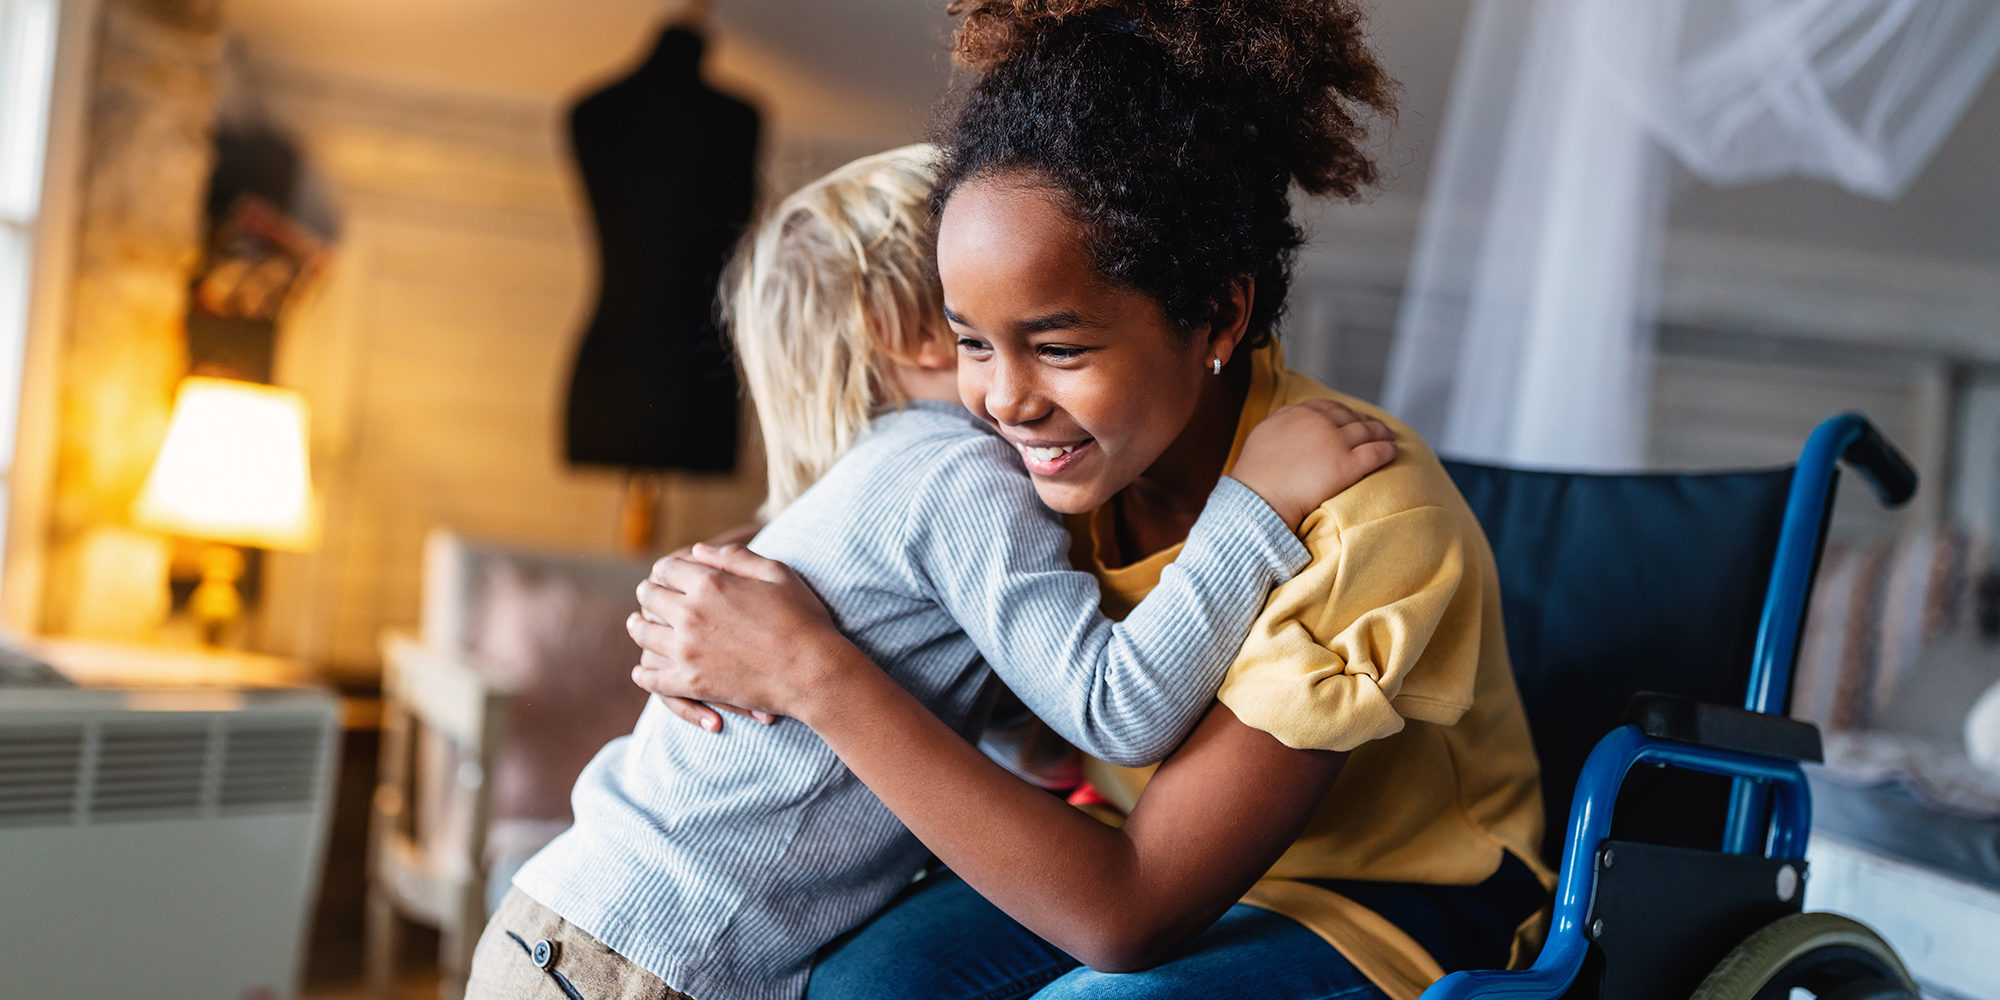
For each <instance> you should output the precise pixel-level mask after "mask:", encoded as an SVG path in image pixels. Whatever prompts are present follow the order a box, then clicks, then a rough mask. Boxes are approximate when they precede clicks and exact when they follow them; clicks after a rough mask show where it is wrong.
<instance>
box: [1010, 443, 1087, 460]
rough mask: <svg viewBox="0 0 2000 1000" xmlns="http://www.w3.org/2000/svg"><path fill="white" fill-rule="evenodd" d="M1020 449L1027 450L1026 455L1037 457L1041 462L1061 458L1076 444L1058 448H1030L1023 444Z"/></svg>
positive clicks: (1073, 449) (1074, 448)
mask: <svg viewBox="0 0 2000 1000" xmlns="http://www.w3.org/2000/svg"><path fill="white" fill-rule="evenodd" d="M1021 450H1022V451H1025V452H1027V453H1028V455H1029V456H1030V457H1032V458H1035V459H1038V460H1040V461H1043V462H1053V461H1055V460H1056V459H1058V458H1061V457H1063V456H1064V455H1067V454H1069V453H1070V452H1072V451H1075V450H1076V446H1075V445H1073V444H1072V445H1064V446H1062V447H1059V448H1030V447H1028V446H1026V445H1023V446H1022V447H1021Z"/></svg>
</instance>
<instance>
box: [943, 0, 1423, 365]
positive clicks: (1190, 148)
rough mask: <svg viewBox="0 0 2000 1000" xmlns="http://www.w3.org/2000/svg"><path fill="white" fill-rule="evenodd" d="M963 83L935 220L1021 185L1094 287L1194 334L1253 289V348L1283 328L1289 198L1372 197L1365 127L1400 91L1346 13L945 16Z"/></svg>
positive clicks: (1297, 1)
mask: <svg viewBox="0 0 2000 1000" xmlns="http://www.w3.org/2000/svg"><path fill="white" fill-rule="evenodd" d="M946 9H947V10H948V11H949V12H950V13H951V14H953V15H960V16H963V18H964V20H963V22H962V23H961V24H960V25H959V28H958V32H957V34H956V36H955V37H954V39H953V47H954V54H955V56H956V58H957V60H958V62H960V63H961V64H963V65H965V66H967V67H969V68H971V69H972V70H974V71H975V73H976V77H975V78H974V79H973V80H972V82H971V83H970V85H969V86H967V87H964V88H963V89H962V90H961V92H960V93H959V94H958V95H956V99H955V101H954V104H955V107H953V108H952V110H951V111H950V112H949V113H948V114H947V116H946V118H945V119H944V121H943V124H942V127H941V129H940V130H939V131H940V135H939V140H940V143H941V145H943V146H944V148H945V156H946V159H945V163H944V167H943V170H942V172H941V176H940V178H939V182H938V187H937V189H936V191H935V192H934V194H933V196H932V202H931V203H932V207H933V210H934V211H936V212H939V213H941V212H942V211H943V208H944V205H945V203H946V202H947V201H948V200H949V199H950V198H951V195H952V192H953V191H955V190H956V189H957V188H958V186H959V185H960V184H963V183H964V182H966V181H967V180H970V179H972V178H975V177H979V176H981V175H983V174H987V173H990V172H994V171H1010V172H1011V171H1019V172H1022V173H1025V174H1027V175H1029V176H1030V177H1032V178H1033V180H1034V181H1035V182H1036V183H1041V184H1046V185H1048V186H1049V187H1050V188H1051V189H1052V190H1054V191H1056V192H1058V193H1059V194H1061V195H1062V196H1063V198H1064V201H1065V202H1066V208H1067V210H1068V212H1069V213H1070V215H1071V216H1072V217H1073V218H1074V219H1075V220H1076V221H1077V222H1078V224H1079V225H1081V226H1082V228H1083V231H1084V238H1085V240H1086V242H1087V244H1088V246H1089V247H1090V250H1091V254H1092V257H1093V259H1094V261H1095V263H1096V266H1097V268H1098V270H1099V271H1100V272H1101V273H1102V274H1103V275H1104V276H1105V277H1106V278H1108V279H1110V280H1111V281H1113V282H1114V283H1116V284H1118V285H1121V286H1123V287H1128V288H1132V289H1135V290H1137V291H1141V292H1144V293H1146V294H1148V295H1150V296H1152V297H1153V298H1155V299H1156V300H1158V301H1159V303H1160V304H1161V306H1162V307H1163V308H1164V309H1165V311H1166V314H1167V316H1168V317H1169V319H1171V320H1172V321H1173V322H1174V323H1175V324H1176V325H1177V326H1179V327H1180V328H1181V329H1182V330H1183V331H1184V332H1189V333H1192V332H1193V331H1195V330H1197V329H1199V328H1200V327H1201V326H1202V325H1204V324H1205V323H1207V322H1208V321H1209V320H1210V319H1212V318H1213V316H1214V315H1215V312H1216V309H1217V306H1218V304H1219V303H1220V302H1222V301H1224V300H1225V299H1226V297H1227V295H1228V292H1229V286H1230V284H1231V283H1232V282H1233V281H1235V280H1236V279H1237V278H1238V277H1239V276H1241V275H1250V276H1252V277H1253V278H1254V280H1255V281H1256V299H1255V302H1254V304H1253V305H1252V308H1251V313H1250V326H1249V330H1250V338H1251V339H1250V341H1249V343H1250V344H1251V345H1252V346H1254V345H1256V344H1259V343H1262V342H1263V341H1264V340H1265V339H1266V338H1267V337H1268V336H1269V334H1270V331H1271V330H1272V328H1273V327H1274V326H1275V324H1276V322H1277V320H1278V318H1279V316H1280V315H1281V314H1282V312H1283V310H1284V303H1285V293H1286V290H1287V288H1288V286H1289V285H1290V283H1291V271H1292V262H1293V258H1294V257H1295V256H1296V255H1297V251H1298V247H1299V246H1300V244H1301V243H1303V242H1304V234H1303V233H1302V232H1301V231H1300V229H1299V227H1298V225H1297V224H1296V223H1294V222H1293V221H1292V215H1291V203H1290V198H1289V195H1290V189H1291V185H1292V183H1293V182H1297V184H1298V186H1299V188H1300V189H1301V190H1304V191H1306V192H1307V193H1309V194H1316V195H1334V196H1338V197H1342V198H1350V199H1351V198H1354V197H1357V196H1358V195H1359V193H1360V192H1361V191H1362V190H1363V189H1364V188H1366V187H1368V186H1369V185H1371V184H1373V183H1374V182H1375V180H1376V168H1375V163H1374V160H1373V159H1371V158H1370V156H1369V155H1368V153H1367V152H1365V151H1364V150H1363V149H1362V143H1363V142H1364V141H1365V140H1366V138H1367V130H1368V129H1367V126H1368V123H1369V121H1370V120H1371V119H1373V118H1374V117H1377V116H1387V115H1391V114H1393V113H1394V109H1395V100H1394V90H1395V84H1394V82H1393V81H1391V80H1390V79H1389V77H1388V75H1387V74H1386V73H1385V72H1384V71H1383V70H1382V67H1381V66H1380V65H1379V64H1377V63H1376V61H1375V57H1374V56H1373V55H1372V54H1371V53H1370V52H1369V51H1368V49H1367V47H1366V45H1365V44H1364V42H1363V40H1362V31H1361V22H1362V17H1361V13H1360V11H1359V10H1358V9H1357V8H1356V7H1355V6H1354V4H1353V3H1351V2H1349V0H951V3H950V4H949V6H948V7H947V8H946Z"/></svg>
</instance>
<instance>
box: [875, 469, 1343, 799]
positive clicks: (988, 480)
mask: <svg viewBox="0 0 2000 1000" xmlns="http://www.w3.org/2000/svg"><path fill="white" fill-rule="evenodd" d="M960 447H965V448H966V451H965V452H964V453H963V454H951V455H946V456H942V457H943V458H944V459H945V460H944V461H940V462H939V463H938V464H937V466H936V467H935V468H934V470H933V471H932V472H931V474H929V475H928V476H927V477H926V479H925V480H924V482H923V484H922V485H921V487H920V488H919V489H918V491H917V495H916V496H915V497H914V498H913V501H912V504H911V507H910V511H909V520H908V521H907V522H906V534H905V537H906V540H907V541H906V544H907V545H908V546H909V551H910V559H911V562H912V564H913V565H915V566H916V567H917V568H918V569H919V571H920V572H921V573H922V574H923V576H924V577H925V578H926V579H925V582H926V584H927V585H928V587H929V589H930V590H931V592H932V593H933V594H934V595H935V596H936V598H937V601H938V603H939V604H940V605H941V606H942V607H943V608H944V610H945V611H946V613H948V614H950V615H951V616H952V618H953V619H955V620H956V621H957V622H958V624H959V627H960V628H962V629H964V631H965V633H966V635H968V636H970V637H971V639H972V641H973V643H974V645H976V646H977V647H978V648H979V650H980V652H981V654H982V655H984V656H985V657H986V659H987V661H988V662H989V663H990V664H991V665H992V667H993V670H994V672H995V673H996V674H998V675H999V676H1000V678H1001V680H1003V681H1004V682H1006V684H1007V686H1008V687H1009V688H1010V689H1012V690H1013V692H1014V693H1015V695H1016V696H1018V697H1019V698H1020V699H1021V701H1022V702H1023V703H1024V704H1025V705H1026V706H1027V707H1028V708H1029V709H1030V710H1031V711H1033V712H1034V713H1035V715H1037V716H1039V717H1040V718H1041V719H1042V721H1044V722H1046V723H1048V725H1049V726H1050V727H1051V728H1053V729H1054V730H1055V731H1056V732H1057V733H1059V734H1061V735H1062V736H1063V738H1064V739H1067V740H1069V741H1070V742H1071V743H1073V744H1075V745H1076V746H1077V747H1078V748H1080V749H1082V750H1083V751H1084V752H1086V753H1089V754H1090V755H1092V756H1094V757H1098V758H1100V759H1102V760H1107V761H1111V762H1113V763H1118V764H1125V765H1127V766H1139V765H1143V764H1150V763H1153V762H1156V761H1158V760H1159V759H1160V758H1162V757H1164V756H1166V755H1167V753H1168V752H1169V751H1171V750H1172V749H1173V748H1174V747H1176V746H1178V745H1180V742H1181V740H1182V739H1184V738H1185V737H1186V735H1187V733H1188V732H1189V731H1190V730H1191V729H1193V727H1194V724H1195V723H1196V722H1197V721H1199V719H1200V717H1201V715H1202V713H1203V712H1204V711H1206V710H1207V708H1208V706H1209V704H1210V702H1211V701H1212V700H1213V699H1214V695H1215V688H1216V685H1217V684H1219V683H1220V682H1221V679H1222V673H1223V671H1224V670H1226V669H1227V668H1228V666H1229V662H1230V660H1231V659H1232V658H1233V654H1234V652H1235V650H1236V648H1237V646H1238V645H1240V644H1241V642H1242V639H1243V636H1244V634H1245V633H1246V632H1247V631H1248V630H1249V628H1250V623H1251V621H1252V620H1254V619H1255V618H1256V615H1257V612H1258V609H1259V608H1260V607H1262V606H1263V604H1264V599H1265V598H1266V596H1268V594H1269V593H1270V588H1271V587H1272V585H1273V584H1275V583H1277V582H1278V581H1280V580H1283V579H1285V578H1286V577H1288V576H1290V575H1291V574H1292V573H1294V572H1296V571H1297V570H1298V569H1299V568H1300V567H1302V566H1304V565H1305V564H1306V560H1307V557H1308V554H1307V552H1306V549H1305V546H1304V544H1303V543H1302V542H1301V541H1300V540H1299V538H1298V536H1297V535H1295V534H1293V533H1292V531H1291V528H1290V527H1289V526H1288V525H1286V524H1285V523H1284V521H1283V520H1281V519H1280V518H1279V517H1278V515H1277V513H1276V512H1275V511H1273V510H1271V508H1270V507H1269V505H1267V504H1265V503H1264V501H1263V499H1262V498H1261V497H1259V496H1257V494H1256V493H1255V492H1253V491H1251V490H1250V488H1249V487H1246V486H1244V485H1243V484H1241V483H1239V482H1237V481H1235V480H1233V479H1227V478H1225V479H1223V480H1222V481H1221V482H1220V483H1218V484H1217V486H1216V488H1215V491H1214V493H1212V494H1211V495H1210V497H1209V501H1208V505H1207V507H1206V508H1205V509H1204V510H1203V512H1202V515H1201V517H1200V518H1199V519H1198V520H1197V521H1196V523H1195V526H1194V529H1193V530H1192V531H1191V532H1190V533H1189V535H1188V541H1187V546H1186V548H1185V549H1184V550H1183V552H1182V554H1181V556H1180V557H1179V558H1178V559H1176V560H1175V561H1174V562H1173V564H1172V565H1171V566H1169V567H1168V568H1167V569H1166V570H1165V571H1164V572H1163V573H1162V574H1161V577H1160V584H1159V586H1158V587H1157V588H1155V589H1154V590H1153V592H1152V594H1151V595H1150V596H1148V597H1147V599H1146V600H1145V601H1143V602H1141V603H1140V605H1139V606H1138V607H1137V608H1135V609H1134V610H1133V611H1132V613H1131V614H1130V615H1128V616H1127V617H1126V619H1125V620H1124V621H1123V622H1113V621H1111V620H1110V619H1108V618H1106V617H1105V616H1104V615H1103V613H1102V612H1101V611H1099V609H1098V600H1099V593H1098V585H1097V580H1096V578H1095V577H1093V576H1091V575H1090V574H1088V573H1084V572H1081V571H1079V570H1076V569H1074V568H1072V567H1071V566H1070V563H1069V545H1070V539H1069V535H1068V533H1067V532H1065V531H1064V530H1063V529H1062V525H1061V523H1060V522H1059V521H1058V520H1057V518H1056V516H1055V514H1054V513H1053V512H1051V511H1050V510H1049V509H1048V508H1047V507H1044V506H1043V505H1042V503H1041V500H1040V499H1039V498H1038V497H1036V495H1035V492H1034V487H1033V484H1032V483H1031V482H1030V481H1029V479H1028V477H1027V475H1026V474H1025V472H1023V471H1022V470H1021V469H1020V468H1019V465H1018V460H1017V459H1016V458H1015V456H1014V455H1013V454H1012V453H1011V452H1010V451H1009V450H1008V449H1007V448H1006V447H1005V446H1004V445H1002V444H1000V443H998V442H995V441H990V440H985V441H980V442H976V443H975V444H974V445H972V446H960ZM951 450H952V451H953V452H958V451H959V448H958V447H954V448H953V449H951Z"/></svg>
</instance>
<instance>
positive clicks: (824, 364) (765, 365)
mask: <svg viewBox="0 0 2000 1000" xmlns="http://www.w3.org/2000/svg"><path fill="white" fill-rule="evenodd" d="M936 160H937V150H936V148H935V147H933V146H929V145H924V144H919V145H912V146H904V147H903V148H901V149H893V150H890V151H889V152H886V153H878V154H876V155H874V156H868V157H863V158H862V159H859V160H856V161H854V162H853V163H850V164H848V165H846V166H844V167H841V168H839V169H838V170H835V171H833V172H832V173H830V174H827V175H826V176H825V177H822V178H820V179H819V180H816V181H814V182H812V183H811V184H808V185H806V186H805V187H803V188H800V189H799V190H798V191H796V192H794V193H793V194H792V195H791V196H790V197H788V198H786V199H785V200H784V201H783V202H781V203H780V204H779V205H778V207H777V209H776V210H775V211H773V212H772V213H771V214H770V216H769V217H767V218H766V219H765V220H764V222H763V223H762V224H761V225H759V226H758V227H757V230H756V232H755V233H754V234H753V235H752V236H751V237H750V238H749V239H747V240H746V241H745V242H744V244H743V246H742V247H741V248H740V249H739V250H738V251H737V253H736V259H735V260H734V261H733V262H731V264H730V270H729V272H728V273H729V277H728V278H726V279H725V282H724V287H728V288H731V289H733V290H732V292H731V294H730V296H729V299H728V302H727V303H726V304H725V308H724V318H725V320H726V322H727V323H728V326H729V335H730V338H731V339H732V340H733V341H734V342H735V345H736V358H737V362H738V364H739V365H740V366H741V367H742V370H743V380H744V383H745V384H746V385H747V386H748V387H749V389H750V399H751V401H752V402H754V403H755V404H756V407H757V421H758V423H759V424H760V425H762V429H763V434H764V455H765V463H766V466H767V468H768V471H769V478H768V481H769V493H768V495H767V496H766V498H765V501H764V507H763V510H762V512H761V513H762V514H763V516H764V517H766V518H769V517H771V516H772V515H774V514H776V513H777V512H778V511H779V510H782V509H783V508H784V507H785V505H786V504H789V503H791V502H792V501H793V500H795V499H797V498H798V496H799V494H801V493H804V492H805V491H806V488H807V487H809V486H811V485H812V484H813V483H814V482H815V481H816V480H818V479H819V477H820V476H822V475H824V474H825V473H826V470H827V469H829V468H831V467H832V466H833V463H834V462H835V461H837V460H838V459H839V458H840V456H841V455H842V454H844V453H845V452H846V451H847V448H848V446H849V445H852V444H853V443H854V439H855V438H856V437H857V436H859V435H860V433H861V432H862V430H863V429H865V428H866V427H867V426H868V419H869V415H870V414H871V412H872V411H873V410H874V409H875V408H876V407H878V406H881V405H884V404H887V403H897V402H901V401H902V399H901V394H900V393H899V392H898V391H897V389H896V386H895V380H894V379H893V378H892V377H891V374H890V373H891V369H890V365H891V363H892V359H893V357H894V356H898V355H900V356H903V357H908V356H909V355H910V354H912V353H914V352H915V351H916V349H917V348H918V347H920V346H922V344H923V343H924V342H925V341H926V340H927V339H928V338H931V337H939V336H942V335H943V330H944V301H943V295H942V293H940V292H939V291H938V285H937V279H936V278H935V277H933V275H932V270H931V266H930V244H929V242H928V233H929V226H930V217H929V215H930V210H929V207H928V204H927V201H928V198H929V196H930V190H931V184H932V182H933V181H934V180H935V179H936Z"/></svg>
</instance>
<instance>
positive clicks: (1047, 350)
mask: <svg viewBox="0 0 2000 1000" xmlns="http://www.w3.org/2000/svg"><path fill="white" fill-rule="evenodd" d="M1040 350H1041V353H1042V357H1045V358H1047V359H1049V360H1050V361H1074V360H1076V359H1077V358H1080V357H1083V354H1084V350H1085V349H1084V348H1081V347H1064V346H1062V345H1060V344H1043V345H1042V346H1041V348H1040Z"/></svg>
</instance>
